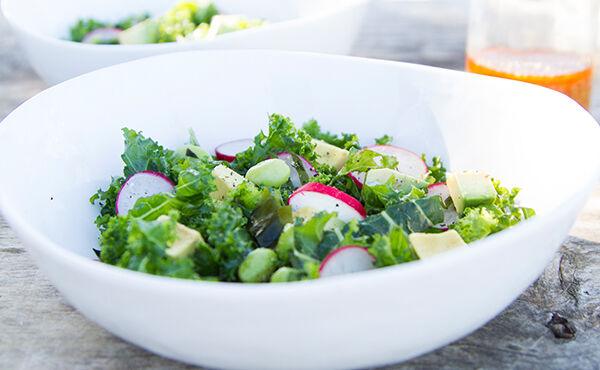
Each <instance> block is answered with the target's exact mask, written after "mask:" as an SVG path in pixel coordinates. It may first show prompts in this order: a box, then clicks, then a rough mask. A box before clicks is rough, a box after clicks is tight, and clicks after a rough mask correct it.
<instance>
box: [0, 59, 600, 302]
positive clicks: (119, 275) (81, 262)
mask: <svg viewBox="0 0 600 370" xmlns="http://www.w3.org/2000/svg"><path fill="white" fill-rule="evenodd" d="M204 53H209V54H215V55H219V54H222V55H223V54H231V53H236V54H254V55H256V54H259V55H260V54H262V55H264V56H269V55H272V56H289V57H300V58H306V57H308V58H313V59H314V58H316V59H322V60H329V61H333V62H338V63H346V62H349V63H358V64H360V65H381V66H393V67H394V68H404V69H409V70H421V71H423V70H424V71H429V72H434V73H438V74H441V75H445V74H446V75H447V74H453V75H456V74H462V75H463V77H466V78H475V79H488V80H490V81H491V80H493V81H495V83H500V84H509V85H513V86H514V85H516V84H519V85H520V86H521V88H528V89H532V91H538V93H537V94H539V93H543V94H546V95H548V94H550V95H554V96H555V97H558V98H559V99H562V100H564V101H565V103H566V104H571V105H577V106H578V107H579V109H581V110H583V111H584V112H582V113H586V114H587V116H588V118H589V119H587V120H586V121H587V122H583V120H578V121H581V123H580V124H583V125H592V124H594V125H595V127H596V129H597V130H600V126H598V124H597V122H596V121H595V119H594V118H593V117H592V116H591V114H590V113H589V112H587V111H585V110H584V108H582V107H581V106H580V105H579V104H578V103H577V102H575V101H574V100H573V99H571V98H569V97H568V96H566V95H564V94H562V93H559V92H557V91H554V90H550V89H547V88H544V87H540V86H537V85H533V84H529V83H524V82H520V81H513V80H506V79H502V78H497V77H489V76H483V75H477V74H472V73H467V72H462V71H455V70H448V69H443V68H438V67H431V66H425V65H418V64H412V63H405V62H396V61H388V60H378V59H370V58H363V57H351V56H339V55H330V54H319V53H310V52H297V51H277V50H195V51H183V52H177V53H169V54H162V55H155V56H151V57H146V58H141V59H137V60H133V61H128V62H125V63H120V64H116V65H112V66H108V67H104V68H101V69H99V70H95V71H92V72H88V73H85V74H82V75H80V76H77V77H74V78H72V79H69V80H67V81H64V82H61V83H59V84H57V85H54V86H51V87H49V88H47V89H46V90H44V91H41V92H39V93H38V94H36V95H34V96H33V97H31V98H30V99H28V100H27V101H25V102H24V103H22V104H21V105H19V106H18V107H17V108H16V109H14V110H13V111H12V112H11V113H10V114H8V115H7V116H6V117H5V118H4V119H3V120H2V121H0V134H1V133H2V131H3V130H5V129H6V127H8V124H7V122H6V121H10V120H11V119H12V116H14V114H15V113H16V112H19V111H21V110H26V109H27V108H28V106H29V105H31V104H36V101H37V100H39V99H44V96H45V95H47V94H53V93H54V91H55V90H61V89H65V88H68V86H69V85H70V84H72V83H74V82H73V81H79V80H82V79H83V80H84V79H88V78H94V76H95V75H97V74H104V73H110V71H111V70H112V69H119V68H130V65H136V64H142V63H149V62H150V63H154V60H158V61H159V62H160V61H161V60H163V59H165V60H166V59H169V58H175V59H180V58H185V57H186V56H189V55H190V54H204ZM162 63H164V61H163V62H162ZM0 136H1V135H0ZM598 150H599V151H600V148H599V149H598ZM594 164H595V166H594ZM599 180H600V155H599V156H598V157H597V158H596V159H595V163H592V165H591V166H590V171H589V174H588V175H587V181H586V182H581V183H577V184H575V187H574V188H573V190H572V192H571V194H570V195H569V196H568V197H567V198H565V199H564V200H563V201H562V202H560V203H558V204H556V205H555V206H554V207H552V208H549V209H547V210H546V212H545V213H544V214H543V215H537V216H536V217H533V218H530V219H527V220H523V221H522V222H520V223H518V224H517V225H515V226H512V227H511V228H509V229H508V230H504V231H502V232H499V233H496V234H492V235H489V236H487V237H486V238H484V239H480V240H477V241H475V242H472V243H469V246H470V247H471V246H473V248H460V249H454V250H451V251H448V252H445V253H443V254H442V255H438V256H434V257H432V258H430V259H427V260H416V261H411V262H410V263H403V264H399V265H394V266H388V267H385V268H375V269H373V270H369V271H362V272H359V273H353V274H344V275H338V276H333V277H330V278H327V279H315V280H306V281H299V282H291V283H288V284H245V283H239V282H221V281H206V280H188V279H180V278H172V277H166V276H158V275H152V274H147V273H142V272H138V271H133V270H128V269H125V268H120V267H116V266H113V265H109V264H106V263H98V261H95V260H92V259H89V258H86V257H84V256H81V255H79V254H77V253H75V252H71V251H69V250H67V249H65V248H63V247H61V246H60V244H59V243H57V242H54V241H52V240H49V239H48V238H46V237H45V236H44V235H43V234H42V233H41V232H40V231H38V230H36V229H35V228H34V227H33V226H32V225H30V224H28V222H27V221H26V220H25V218H24V217H22V216H21V214H20V212H19V211H18V206H17V205H15V204H14V203H13V202H11V200H10V199H9V198H8V197H7V196H6V192H5V191H2V182H0V215H2V216H3V217H4V218H5V219H6V221H7V222H8V224H9V225H10V227H11V228H12V229H13V230H15V232H16V233H17V234H18V235H19V236H21V235H23V236H26V239H27V240H28V241H30V243H28V244H27V247H28V248H31V249H39V250H44V252H45V253H51V254H52V256H53V258H55V259H60V260H62V261H63V262H64V263H65V264H68V265H70V266H71V268H73V269H75V270H77V269H78V270H81V271H85V272H86V273H89V274H95V275H106V276H108V275H110V277H111V278H115V279H118V281H121V282H125V280H127V281H128V282H129V283H132V284H135V283H142V284H139V285H143V283H148V282H152V283H151V284H148V285H152V286H156V288H158V287H159V286H160V287H169V288H170V289H185V290H192V291H198V290H207V291H209V292H214V293H217V294H220V293H223V294H225V292H238V291H242V292H247V293H248V294H281V293H282V292H288V291H296V289H291V288H292V287H294V288H298V289H317V288H323V289H326V288H332V287H336V286H339V284H347V283H351V282H352V281H354V280H355V279H359V280H364V281H367V280H368V281H377V280H380V279H381V278H382V277H384V276H390V275H394V278H395V279H402V278H403V276H406V275H409V274H413V273H414V274H423V273H424V272H425V271H431V270H433V271H435V270H439V269H442V268H444V267H445V266H449V265H452V264H455V263H457V262H458V261H462V260H465V259H467V260H469V259H470V260H472V259H475V258H477V257H478V256H480V255H482V254H486V253H491V251H495V250H497V249H501V248H503V247H504V246H505V245H506V244H507V243H508V242H510V241H511V240H516V239H519V235H520V234H521V233H523V232H526V231H527V230H529V231H531V230H535V229H540V228H541V227H542V226H543V225H544V224H546V223H547V222H551V220H553V219H556V218H559V216H560V209H561V208H564V207H565V205H567V204H570V203H573V202H574V201H576V199H577V197H578V195H579V194H589V193H591V191H592V188H593V187H594V186H596V184H597V183H598V181H599ZM23 239H25V238H23ZM484 244H492V245H489V246H485V247H484ZM290 284H291V285H290ZM149 289H150V288H149Z"/></svg>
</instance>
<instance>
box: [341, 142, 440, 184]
mask: <svg viewBox="0 0 600 370" xmlns="http://www.w3.org/2000/svg"><path fill="white" fill-rule="evenodd" d="M365 149H369V150H372V151H374V152H376V153H379V154H383V155H390V156H394V157H396V159H398V166H397V167H396V168H395V170H396V171H398V172H401V173H403V174H405V175H409V176H412V177H414V178H417V179H423V178H425V176H426V175H427V172H429V169H428V168H427V164H425V161H424V160H423V158H421V157H419V156H418V155H417V154H415V153H413V152H411V151H410V150H406V149H404V148H399V147H397V146H391V145H373V146H369V147H366V148H363V149H361V150H365ZM348 175H349V176H350V177H351V178H352V180H354V182H355V183H356V185H358V187H359V188H361V189H362V187H363V183H364V182H365V173H364V172H350V173H349V174H348Z"/></svg>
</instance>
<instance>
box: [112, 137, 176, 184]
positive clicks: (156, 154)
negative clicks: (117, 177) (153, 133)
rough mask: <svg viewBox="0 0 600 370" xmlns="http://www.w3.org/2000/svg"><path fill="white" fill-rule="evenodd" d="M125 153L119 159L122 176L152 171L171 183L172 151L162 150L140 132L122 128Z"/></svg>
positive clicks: (173, 179) (127, 176)
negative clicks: (121, 162) (122, 167)
mask: <svg viewBox="0 0 600 370" xmlns="http://www.w3.org/2000/svg"><path fill="white" fill-rule="evenodd" d="M123 136H124V137H125V151H124V152H123V155H121V159H122V160H123V162H125V168H124V169H123V175H125V177H126V178H129V177H130V176H131V175H133V174H135V173H137V172H142V171H154V172H158V173H162V174H163V175H165V176H167V177H169V178H170V179H171V180H172V181H173V182H175V180H176V179H175V178H173V176H172V173H171V162H170V161H172V160H173V159H172V158H174V157H175V155H174V153H173V151H171V150H168V149H164V148H163V147H162V146H160V145H158V143H157V142H156V141H154V140H152V139H150V138H145V137H144V136H143V135H142V133H141V132H135V131H134V130H130V129H127V128H123Z"/></svg>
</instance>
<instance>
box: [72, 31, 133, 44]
mask: <svg viewBox="0 0 600 370" xmlns="http://www.w3.org/2000/svg"><path fill="white" fill-rule="evenodd" d="M121 32H123V31H121V30H120V29H118V28H115V27H102V28H96V29H95V30H93V31H91V32H88V33H87V34H86V35H85V36H83V39H81V42H83V43H85V44H110V43H118V42H119V34H120V33H121Z"/></svg>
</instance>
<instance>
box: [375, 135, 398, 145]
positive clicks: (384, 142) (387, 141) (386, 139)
mask: <svg viewBox="0 0 600 370" xmlns="http://www.w3.org/2000/svg"><path fill="white" fill-rule="evenodd" d="M392 141H394V138H393V137H392V136H389V135H387V134H386V135H383V136H382V137H380V138H379V139H375V145H390V144H391V143H392Z"/></svg>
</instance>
